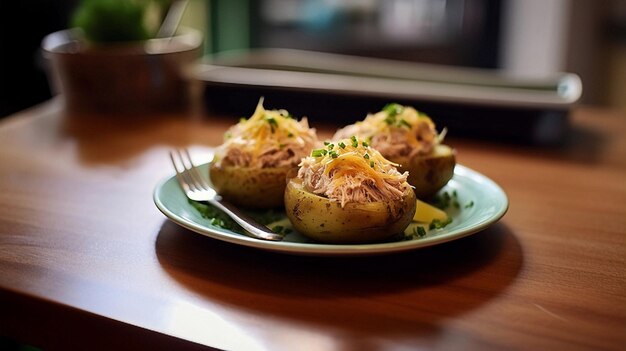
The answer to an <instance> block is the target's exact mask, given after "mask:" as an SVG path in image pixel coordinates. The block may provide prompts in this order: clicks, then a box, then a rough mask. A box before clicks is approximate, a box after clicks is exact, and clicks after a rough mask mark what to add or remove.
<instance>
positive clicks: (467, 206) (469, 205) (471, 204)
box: [465, 201, 474, 208]
mask: <svg viewBox="0 0 626 351" xmlns="http://www.w3.org/2000/svg"><path fill="white" fill-rule="evenodd" d="M473 206H474V201H470V202H469V203H467V205H465V208H470V207H473Z"/></svg>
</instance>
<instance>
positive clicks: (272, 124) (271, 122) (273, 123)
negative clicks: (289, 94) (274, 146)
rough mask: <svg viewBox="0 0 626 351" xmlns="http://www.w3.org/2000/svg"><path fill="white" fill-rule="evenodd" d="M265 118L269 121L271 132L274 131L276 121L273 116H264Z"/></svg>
mask: <svg viewBox="0 0 626 351" xmlns="http://www.w3.org/2000/svg"><path fill="white" fill-rule="evenodd" d="M265 120H266V121H267V123H269V125H270V128H271V129H272V133H274V132H275V131H276V127H278V122H276V120H275V119H274V117H265Z"/></svg>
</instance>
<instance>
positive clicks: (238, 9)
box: [0, 0, 626, 117]
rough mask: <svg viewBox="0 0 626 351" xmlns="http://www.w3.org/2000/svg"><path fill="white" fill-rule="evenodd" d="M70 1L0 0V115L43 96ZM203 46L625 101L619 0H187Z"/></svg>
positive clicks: (625, 40) (625, 51)
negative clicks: (554, 77) (476, 72)
mask: <svg viewBox="0 0 626 351" xmlns="http://www.w3.org/2000/svg"><path fill="white" fill-rule="evenodd" d="M77 4H78V1H77V0H27V1H2V2H1V3H0V17H1V18H0V25H1V26H2V31H1V32H0V52H1V53H2V54H1V55H0V59H1V60H2V61H1V62H0V74H1V76H0V89H1V90H0V117H2V116H6V115H9V114H11V113H14V112H17V111H19V110H22V109H25V108H28V107H30V106H33V105H35V104H38V103H40V102H42V101H45V100H47V99H49V98H50V97H51V96H52V94H51V91H50V87H49V85H48V80H47V78H46V74H45V71H44V67H43V65H44V63H43V60H42V57H41V51H40V45H41V40H42V38H43V37H44V36H45V35H47V34H49V33H51V32H54V31H57V30H61V29H65V28H67V27H68V26H69V24H68V23H69V18H70V17H71V14H72V12H73V11H74V9H75V8H76V6H77ZM182 22H183V24H185V25H187V26H190V27H193V28H196V29H199V30H201V31H202V32H203V33H204V34H205V35H204V49H203V50H204V53H205V54H212V53H217V52H222V51H226V50H232V49H247V48H295V49H306V50H315V51H323V52H331V53H340V54H350V55H358V56H365V57H377V58H390V59H397V60H403V61H410V62H424V63H436V64H442V65H450V66H461V67H478V68H490V69H501V70H504V71H506V72H511V73H514V74H517V75H522V76H529V77H541V76H544V75H547V74H551V73H554V72H572V73H576V74H578V75H579V76H580V77H581V79H582V81H583V87H584V88H583V95H582V98H581V100H580V102H581V103H583V104H586V105H596V106H609V107H613V108H619V109H621V110H623V111H626V93H624V92H625V91H626V1H623V0H595V1H594V0H579V1H572V0H256V1H253V0H190V1H189V3H188V5H187V8H186V11H185V13H184V15H183V19H182Z"/></svg>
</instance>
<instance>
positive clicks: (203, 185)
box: [170, 149, 283, 241]
mask: <svg viewBox="0 0 626 351" xmlns="http://www.w3.org/2000/svg"><path fill="white" fill-rule="evenodd" d="M170 158H171V159H172V165H173V166H174V169H175V170H176V179H178V183H179V184H180V187H181V188H182V189H183V191H184V192H185V195H187V197H188V198H190V199H191V200H195V201H206V202H208V203H209V204H211V205H213V206H215V207H217V208H218V209H220V210H222V211H223V212H224V213H226V214H227V215H228V216H230V218H232V219H233V220H234V221H235V222H237V224H239V225H240V226H241V227H242V228H243V229H244V231H245V232H246V234H247V235H248V236H250V237H253V238H256V239H263V240H271V241H281V240H283V237H282V235H279V234H276V233H274V232H272V231H271V230H269V228H267V227H266V226H264V225H262V224H261V223H259V222H257V221H256V220H254V219H253V218H252V217H250V216H249V215H248V214H247V213H245V212H243V211H242V210H240V209H239V208H237V207H235V206H234V205H232V204H230V203H228V202H226V201H224V200H223V199H222V197H221V196H220V195H218V194H217V192H216V191H215V189H213V188H211V185H210V184H209V182H208V181H207V180H206V178H205V177H204V176H203V175H202V174H201V173H200V171H198V168H197V167H196V165H195V164H194V163H193V161H192V160H191V156H190V155H189V151H188V150H187V149H183V150H182V151H181V150H176V152H173V151H170ZM179 167H180V168H179Z"/></svg>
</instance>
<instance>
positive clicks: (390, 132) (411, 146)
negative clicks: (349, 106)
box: [333, 103, 445, 158]
mask: <svg viewBox="0 0 626 351" xmlns="http://www.w3.org/2000/svg"><path fill="white" fill-rule="evenodd" d="M351 135H356V136H357V137H359V138H362V139H365V140H368V141H369V142H370V144H371V145H372V147H374V148H376V149H377V150H378V151H380V153H381V154H383V155H384V156H385V157H388V158H394V157H397V156H409V157H410V156H413V155H416V154H421V155H424V154H428V153H430V152H431V151H432V149H433V147H434V146H435V145H437V144H439V143H441V142H442V141H443V137H444V136H445V129H444V130H443V131H442V133H441V134H438V133H437V130H436V128H435V124H434V123H433V121H432V120H431V119H430V117H428V116H427V115H426V114H424V113H421V112H419V111H417V110H415V109H414V108H413V107H410V106H402V105H399V104H395V103H392V104H388V105H387V106H385V107H384V108H383V109H382V110H381V111H379V112H377V113H375V114H368V115H367V117H366V118H365V119H364V120H363V121H359V122H356V123H355V124H351V125H348V126H346V127H344V128H342V129H340V130H338V131H337V132H336V133H335V136H334V137H333V139H340V138H347V137H350V136H351Z"/></svg>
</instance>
